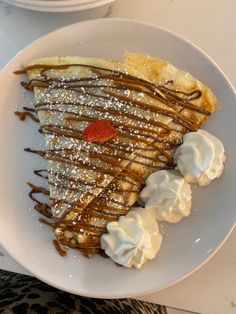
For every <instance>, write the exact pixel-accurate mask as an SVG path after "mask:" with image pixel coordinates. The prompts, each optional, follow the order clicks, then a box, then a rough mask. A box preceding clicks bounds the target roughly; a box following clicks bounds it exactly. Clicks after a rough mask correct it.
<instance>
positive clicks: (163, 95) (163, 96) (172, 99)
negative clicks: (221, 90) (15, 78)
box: [22, 75, 211, 116]
mask: <svg viewBox="0 0 236 314" xmlns="http://www.w3.org/2000/svg"><path fill="white" fill-rule="evenodd" d="M85 79H86V80H87V81H94V80H97V79H109V80H112V81H114V84H115V85H117V86H112V85H111V86H108V85H104V84H98V85H95V84H78V85H66V84H68V83H72V82H78V83H79V82H81V81H84V80H85ZM49 81H53V83H54V82H55V80H53V79H51V80H50V79H48V80H47V82H49ZM56 82H57V80H56ZM59 82H60V81H59ZM136 84H138V85H140V82H138V83H137V82H133V81H132V82H129V81H128V82H125V81H124V80H122V79H121V78H118V79H117V78H114V77H112V76H109V77H108V76H106V75H99V76H98V77H96V78H94V77H91V78H84V79H77V80H72V81H70V80H69V81H67V82H63V83H61V82H60V83H59V84H58V85H55V84H48V83H45V82H43V81H42V80H39V79H32V80H30V82H29V83H25V82H23V83H22V86H23V87H24V88H26V89H28V90H31V91H32V90H33V88H34V87H41V88H42V87H43V88H57V89H58V88H59V89H61V88H63V89H70V88H71V87H73V88H80V89H82V91H83V89H84V88H87V89H97V88H101V89H103V88H111V89H115V90H129V91H136V92H142V93H143V94H145V95H147V96H149V97H151V98H152V99H155V100H158V101H160V102H162V103H164V104H165V105H166V106H168V107H170V108H172V109H173V110H177V108H176V106H179V107H184V108H187V109H190V110H193V111H196V112H198V113H201V114H205V115H208V116H209V115H210V114H211V112H210V111H208V110H206V109H203V108H199V107H197V106H195V105H193V104H192V103H190V102H189V101H188V100H190V99H191V100H195V99H198V98H200V97H201V92H200V91H198V90H195V91H193V92H191V93H189V94H187V93H183V92H181V91H173V90H171V89H169V88H166V87H164V86H163V87H162V86H158V89H157V90H154V89H152V88H148V87H147V86H144V87H145V88H148V90H149V91H146V90H144V89H143V88H142V87H139V86H134V85H136ZM158 90H159V92H158ZM176 94H184V95H186V98H181V97H179V96H178V95H176ZM194 94H195V95H196V96H195V97H191V96H192V95H194Z"/></svg>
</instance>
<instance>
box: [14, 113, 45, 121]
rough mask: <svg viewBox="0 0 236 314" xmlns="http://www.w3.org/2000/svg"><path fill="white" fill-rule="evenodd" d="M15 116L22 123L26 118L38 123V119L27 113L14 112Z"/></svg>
mask: <svg viewBox="0 0 236 314" xmlns="http://www.w3.org/2000/svg"><path fill="white" fill-rule="evenodd" d="M15 115H16V116H18V117H19V119H20V120H21V121H24V120H25V118H26V117H29V118H30V119H31V120H32V121H34V122H36V123H39V119H38V118H37V117H35V116H34V115H33V114H32V113H31V112H28V111H15Z"/></svg>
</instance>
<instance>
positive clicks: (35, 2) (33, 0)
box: [3, 0, 115, 12]
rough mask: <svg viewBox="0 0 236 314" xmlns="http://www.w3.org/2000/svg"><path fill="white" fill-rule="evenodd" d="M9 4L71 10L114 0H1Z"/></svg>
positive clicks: (45, 9)
mask: <svg viewBox="0 0 236 314" xmlns="http://www.w3.org/2000/svg"><path fill="white" fill-rule="evenodd" d="M3 1H4V2H7V3H9V4H11V5H14V6H17V7H21V8H25V9H29V10H34V11H42V12H72V11H83V10H88V9H93V8H96V7H99V6H103V5H106V4H109V3H111V2H114V1H115V0H59V1H53V0H51V1H45V0H42V1H41V0H3Z"/></svg>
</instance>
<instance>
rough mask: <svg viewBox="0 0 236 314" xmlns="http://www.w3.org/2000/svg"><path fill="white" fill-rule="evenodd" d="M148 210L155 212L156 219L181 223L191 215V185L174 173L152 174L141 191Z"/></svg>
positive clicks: (160, 172)
mask: <svg viewBox="0 0 236 314" xmlns="http://www.w3.org/2000/svg"><path fill="white" fill-rule="evenodd" d="M140 198H141V200H142V201H143V202H144V204H145V208H146V209H152V210H154V211H155V214H156V218H157V219H158V220H161V221H168V222H171V223H177V222H179V221H180V220H181V219H182V218H183V217H187V216H188V215H189V214H190V208H191V204H192V192H191V189H190V185H189V184H188V182H186V180H185V179H184V178H183V177H180V176H178V175H177V174H176V172H174V171H167V170H160V171H156V172H154V173H152V174H151V175H150V176H149V177H148V178H147V181H146V187H145V188H144V189H143V190H142V191H141V194H140Z"/></svg>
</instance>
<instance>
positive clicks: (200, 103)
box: [25, 52, 216, 257]
mask: <svg viewBox="0 0 236 314" xmlns="http://www.w3.org/2000/svg"><path fill="white" fill-rule="evenodd" d="M25 71H27V74H28V76H29V80H30V82H29V84H25V87H27V88H29V89H32V90H33V91H34V95H35V109H36V111H37V115H38V118H39V121H40V124H41V131H42V133H43V134H44V136H45V151H44V152H41V155H43V156H44V158H45V159H46V160H48V167H47V172H48V183H49V188H50V189H49V190H50V207H51V212H52V214H53V216H54V224H53V228H54V232H55V235H56V238H57V240H58V241H59V243H61V244H63V245H66V246H69V247H72V248H77V249H79V250H80V251H81V252H82V254H83V255H85V256H87V257H90V256H91V255H93V254H95V253H97V252H99V250H100V236H101V235H102V234H103V233H105V232H106V224H107V223H108V222H109V221H115V220H118V218H119V217H120V216H121V215H125V214H126V213H127V212H128V211H129V209H130V208H131V206H132V205H133V204H134V203H135V202H136V201H137V199H138V197H139V192H140V190H141V189H142V187H143V185H144V183H145V180H146V178H147V176H148V175H149V174H150V173H152V172H153V171H156V170H157V169H163V168H172V167H174V164H173V159H172V156H173V152H174V150H175V149H176V147H177V146H178V145H179V144H180V143H181V141H182V137H183V135H184V134H185V133H187V132H190V131H195V130H197V129H199V128H200V127H201V125H202V124H203V122H205V121H206V120H207V119H208V117H209V116H210V114H211V113H212V112H213V111H214V109H215V105H216V98H215V96H214V95H213V93H212V91H211V90H210V89H209V88H207V87H206V86H204V85H203V84H202V83H201V82H199V81H198V80H197V79H195V78H194V77H192V76H191V75H190V74H189V73H186V72H184V71H182V70H179V69H177V68H175V67H174V66H173V65H171V64H170V63H168V62H166V61H161V60H157V59H154V58H152V57H150V56H146V55H140V54H134V53H128V52H127V53H126V54H125V59H124V61H123V62H122V61H117V60H111V61H106V60H102V59H96V58H84V57H50V58H43V59H37V60H32V61H30V62H28V63H26V64H25ZM98 120H107V121H109V122H110V123H111V124H112V125H113V127H114V128H115V129H116V130H117V136H116V137H115V138H113V139H111V140H109V141H106V142H99V141H98V142H88V141H86V139H85V138H84V136H83V131H84V129H85V128H86V127H87V126H88V125H91V124H92V123H94V122H96V121H98Z"/></svg>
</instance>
